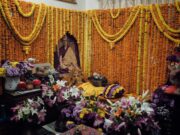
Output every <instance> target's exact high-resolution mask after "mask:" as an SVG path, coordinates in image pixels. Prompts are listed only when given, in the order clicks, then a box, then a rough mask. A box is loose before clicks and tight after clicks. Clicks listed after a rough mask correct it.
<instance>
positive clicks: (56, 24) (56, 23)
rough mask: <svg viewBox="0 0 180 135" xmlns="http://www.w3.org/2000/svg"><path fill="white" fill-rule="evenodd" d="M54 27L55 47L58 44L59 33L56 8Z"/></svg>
mask: <svg viewBox="0 0 180 135" xmlns="http://www.w3.org/2000/svg"><path fill="white" fill-rule="evenodd" d="M55 26H56V41H55V44H56V45H57V44H58V39H59V37H58V31H59V29H58V28H59V27H58V8H56V22H55Z"/></svg>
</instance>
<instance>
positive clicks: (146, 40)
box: [142, 7, 149, 90]
mask: <svg viewBox="0 0 180 135" xmlns="http://www.w3.org/2000/svg"><path fill="white" fill-rule="evenodd" d="M145 9H146V15H145V26H144V27H145V28H144V53H143V73H142V75H143V81H142V89H143V90H145V77H146V71H147V65H146V63H147V62H146V61H147V51H148V50H147V48H148V46H147V42H148V33H147V32H148V29H149V22H148V19H149V10H148V7H147V8H145Z"/></svg>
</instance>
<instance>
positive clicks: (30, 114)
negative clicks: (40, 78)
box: [11, 97, 46, 124]
mask: <svg viewBox="0 0 180 135" xmlns="http://www.w3.org/2000/svg"><path fill="white" fill-rule="evenodd" d="M11 109H12V111H13V113H14V116H13V117H11V120H15V121H19V120H23V121H26V120H27V121H28V122H37V123H38V124H40V123H41V122H43V121H44V120H45V116H46V109H45V108H44V101H43V100H42V99H41V98H40V97H37V99H27V100H25V101H24V102H23V103H21V104H18V105H17V106H15V107H13V108H11Z"/></svg>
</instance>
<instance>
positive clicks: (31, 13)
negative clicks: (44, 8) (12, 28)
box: [14, 0, 36, 17]
mask: <svg viewBox="0 0 180 135" xmlns="http://www.w3.org/2000/svg"><path fill="white" fill-rule="evenodd" d="M14 3H15V5H16V6H17V9H18V11H19V13H20V14H21V15H22V16H23V17H31V16H32V15H33V13H34V10H35V7H36V5H35V4H34V3H31V4H32V7H31V10H30V11H29V12H27V13H25V12H24V11H23V10H22V8H21V7H20V3H19V0H14Z"/></svg>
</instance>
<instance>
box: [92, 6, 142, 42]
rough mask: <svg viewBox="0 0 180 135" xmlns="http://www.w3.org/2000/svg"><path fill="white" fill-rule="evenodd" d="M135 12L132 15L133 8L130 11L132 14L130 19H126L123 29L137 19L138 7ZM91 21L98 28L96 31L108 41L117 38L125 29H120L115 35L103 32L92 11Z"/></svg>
mask: <svg viewBox="0 0 180 135" xmlns="http://www.w3.org/2000/svg"><path fill="white" fill-rule="evenodd" d="M137 8H138V9H137V11H136V13H135V14H134V15H133V13H134V12H135V9H136V7H135V8H133V9H132V12H131V14H130V17H129V18H128V19H127V21H126V22H125V25H124V27H125V26H126V25H127V24H132V22H133V21H132V20H135V19H136V18H137V14H138V13H139V7H137ZM92 19H93V22H94V25H95V26H96V25H97V26H96V27H97V28H98V30H99V31H100V32H101V33H102V34H103V35H104V36H106V37H108V38H109V39H115V38H116V37H117V36H119V34H120V33H121V32H122V31H123V30H124V29H125V28H124V29H123V28H122V29H121V30H120V31H118V32H117V33H115V34H112V35H111V34H108V33H107V32H106V31H105V30H103V28H102V26H101V25H100V23H99V21H98V18H97V15H96V12H95V11H94V12H93V15H92Z"/></svg>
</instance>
